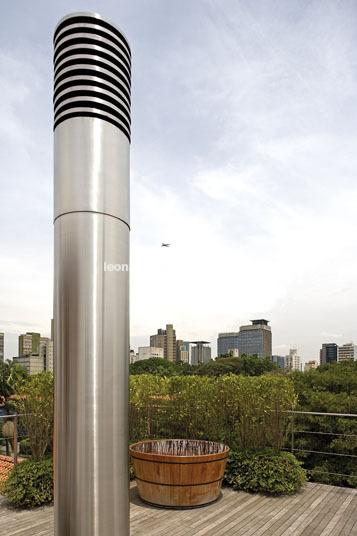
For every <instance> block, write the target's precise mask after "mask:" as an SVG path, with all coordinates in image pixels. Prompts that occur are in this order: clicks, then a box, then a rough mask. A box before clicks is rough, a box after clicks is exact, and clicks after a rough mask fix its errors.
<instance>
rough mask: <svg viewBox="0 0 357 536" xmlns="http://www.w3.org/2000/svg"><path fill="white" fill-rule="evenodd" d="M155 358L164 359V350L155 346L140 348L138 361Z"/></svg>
mask: <svg viewBox="0 0 357 536" xmlns="http://www.w3.org/2000/svg"><path fill="white" fill-rule="evenodd" d="M154 357H161V358H163V357H164V349H163V348H156V347H155V346H139V348H138V358H137V359H138V361H141V360H142V359H152V358H154Z"/></svg>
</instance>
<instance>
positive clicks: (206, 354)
mask: <svg viewBox="0 0 357 536" xmlns="http://www.w3.org/2000/svg"><path fill="white" fill-rule="evenodd" d="M191 344H194V345H195V346H192V349H191V365H202V364H204V363H209V362H210V360H211V347H210V346H208V345H209V342H207V341H192V343H191Z"/></svg>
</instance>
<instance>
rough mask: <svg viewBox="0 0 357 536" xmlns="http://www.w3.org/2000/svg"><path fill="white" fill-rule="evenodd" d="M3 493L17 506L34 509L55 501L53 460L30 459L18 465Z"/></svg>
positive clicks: (5, 483) (2, 488)
mask: <svg viewBox="0 0 357 536" xmlns="http://www.w3.org/2000/svg"><path fill="white" fill-rule="evenodd" d="M1 493H3V494H4V495H6V497H7V498H8V500H9V501H10V502H11V503H12V504H14V505H15V506H26V507H30V508H33V507H34V506H40V505H41V504H47V503H51V502H52V501H53V462H52V458H44V459H42V460H39V461H37V460H34V459H32V458H29V459H28V460H24V461H23V462H21V463H19V464H17V465H16V466H15V467H14V469H13V470H12V471H11V473H10V475H9V477H8V479H7V480H6V481H5V482H4V483H3V484H2V486H1Z"/></svg>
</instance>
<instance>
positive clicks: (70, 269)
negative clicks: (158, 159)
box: [54, 13, 131, 536]
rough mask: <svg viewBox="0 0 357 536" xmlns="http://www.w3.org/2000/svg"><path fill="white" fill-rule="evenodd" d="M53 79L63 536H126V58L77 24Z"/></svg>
mask: <svg viewBox="0 0 357 536" xmlns="http://www.w3.org/2000/svg"><path fill="white" fill-rule="evenodd" d="M54 70H55V73H54V183H55V188H54V233H55V239H54V243H55V247H54V250H55V256H54V269H55V274H54V333H55V337H54V338H55V341H54V343H55V348H54V352H55V382H56V386H55V387H56V397H55V420H56V433H55V445H56V456H55V474H56V478H55V535H56V536H79V535H81V536H82V535H86V536H113V535H119V534H120V536H128V534H129V486H128V438H129V436H128V390H129V386H128V367H129V362H128V350H129V347H130V346H129V272H128V271H127V270H121V271H116V270H114V271H110V270H105V269H104V268H105V266H106V265H107V264H112V265H117V264H118V265H128V264H129V152H130V86H131V53H130V47H129V44H128V42H127V40H126V38H125V36H124V35H123V33H122V32H121V31H120V30H119V28H117V27H116V26H115V25H114V24H112V23H111V22H110V21H108V20H106V19H105V18H103V17H101V16H100V15H98V14H91V13H76V14H71V15H68V16H66V17H64V18H63V19H62V20H61V21H60V22H59V24H58V25H57V27H56V30H55V33H54Z"/></svg>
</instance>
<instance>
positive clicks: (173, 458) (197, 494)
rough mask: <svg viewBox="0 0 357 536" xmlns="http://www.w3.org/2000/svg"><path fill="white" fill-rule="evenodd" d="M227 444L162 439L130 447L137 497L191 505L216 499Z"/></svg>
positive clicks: (161, 503)
mask: <svg viewBox="0 0 357 536" xmlns="http://www.w3.org/2000/svg"><path fill="white" fill-rule="evenodd" d="M229 450H230V449H229V447H227V446H226V445H222V444H221V443H214V442H213V441H199V440H192V439H162V440H157V441H141V442H140V443H135V444H134V445H131V446H130V454H131V458H132V461H133V465H134V472H135V478H136V483H137V487H138V492H139V496H140V498H141V499H142V500H143V501H145V502H148V503H150V504H154V505H157V506H166V507H174V508H194V507H197V506H204V505H205V504H209V503H211V502H213V501H215V500H217V498H218V495H219V492H220V489H221V483H222V478H223V473H224V470H225V467H226V462H227V456H228V453H229Z"/></svg>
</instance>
